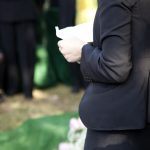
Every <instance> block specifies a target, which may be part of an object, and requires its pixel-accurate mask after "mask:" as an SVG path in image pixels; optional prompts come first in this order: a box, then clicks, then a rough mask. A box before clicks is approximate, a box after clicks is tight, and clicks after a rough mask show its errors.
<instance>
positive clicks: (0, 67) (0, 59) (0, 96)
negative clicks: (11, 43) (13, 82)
mask: <svg viewBox="0 0 150 150" xmlns="http://www.w3.org/2000/svg"><path fill="white" fill-rule="evenodd" d="M4 69H5V60H4V54H3V52H2V51H1V50H0V102H3V101H4V91H3V82H4Z"/></svg>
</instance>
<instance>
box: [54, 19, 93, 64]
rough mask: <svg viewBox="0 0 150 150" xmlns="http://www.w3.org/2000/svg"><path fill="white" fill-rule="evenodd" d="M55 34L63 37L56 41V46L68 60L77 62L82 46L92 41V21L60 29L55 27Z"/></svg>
mask: <svg viewBox="0 0 150 150" xmlns="http://www.w3.org/2000/svg"><path fill="white" fill-rule="evenodd" d="M56 35H57V37H59V38H60V39H63V40H60V41H59V42H58V47H59V50H60V52H61V53H62V54H63V56H64V57H65V59H66V60H67V61H68V62H78V61H80V59H81V51H82V47H83V46H84V45H85V44H86V43H88V42H92V41H93V22H90V23H84V24H81V25H77V26H74V27H67V28H64V29H61V30H59V28H58V27H56Z"/></svg>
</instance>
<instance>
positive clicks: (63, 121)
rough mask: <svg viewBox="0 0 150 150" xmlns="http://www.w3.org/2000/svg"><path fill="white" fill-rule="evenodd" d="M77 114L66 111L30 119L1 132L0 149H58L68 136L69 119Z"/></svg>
mask: <svg viewBox="0 0 150 150" xmlns="http://www.w3.org/2000/svg"><path fill="white" fill-rule="evenodd" d="M75 116H77V113H66V114H63V115H59V116H51V117H50V116H47V117H43V118H40V119H33V120H28V121H26V122H25V123H24V124H23V125H21V126H20V127H18V128H16V129H14V130H12V131H7V132H4V133H0V150H58V144H59V143H60V142H62V141H65V140H66V138H67V132H68V125H69V120H70V118H71V117H75Z"/></svg>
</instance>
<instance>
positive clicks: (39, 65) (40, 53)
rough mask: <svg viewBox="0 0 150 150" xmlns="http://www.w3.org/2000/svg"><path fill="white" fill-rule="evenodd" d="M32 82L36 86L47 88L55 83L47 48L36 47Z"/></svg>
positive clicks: (55, 79) (55, 78)
mask: <svg viewBox="0 0 150 150" xmlns="http://www.w3.org/2000/svg"><path fill="white" fill-rule="evenodd" d="M36 57H37V62H36V65H35V73H34V84H35V86H36V87H38V88H47V87H49V86H52V85H55V84H56V83H57V77H56V74H55V71H54V66H52V64H51V63H50V62H49V57H48V52H47V49H45V48H44V47H38V48H37V52H36Z"/></svg>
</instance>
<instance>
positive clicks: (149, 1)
mask: <svg viewBox="0 0 150 150" xmlns="http://www.w3.org/2000/svg"><path fill="white" fill-rule="evenodd" d="M101 1H102V0H99V7H98V10H97V14H96V17H95V23H94V30H93V32H94V43H93V44H94V46H95V47H99V48H100V49H101V48H102V46H101V35H100V33H101V28H100V26H99V22H100V21H101V18H100V17H99V16H100V13H101V9H104V8H101V4H100V3H101ZM107 1H108V3H109V0H107ZM124 1H128V2H129V3H134V5H133V6H132V7H131V8H129V9H130V14H131V45H132V52H131V53H132V63H133V68H132V71H131V73H130V75H129V78H128V80H127V81H126V82H125V83H121V84H105V83H94V82H91V83H90V85H89V87H88V89H87V90H86V92H85V95H84V97H83V99H82V101H81V103H80V107H79V112H80V109H82V111H81V112H80V116H81V118H82V120H83V122H84V124H85V125H86V126H87V127H88V128H91V129H99V130H123V129H140V128H143V127H144V126H145V124H146V123H147V121H148V120H149V119H150V115H149V114H148V116H147V111H148V109H147V105H148V102H149V101H150V100H149V96H150V95H149V93H150V92H149V88H150V87H149V86H150V85H149V80H150V0H122V2H124ZM116 7H117V6H116ZM114 17H116V18H117V14H116V16H114ZM110 21H111V20H110ZM149 108H150V107H149ZM87 116H88V117H87ZM146 117H148V118H146Z"/></svg>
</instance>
